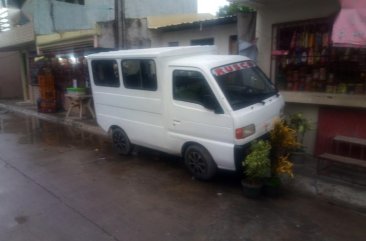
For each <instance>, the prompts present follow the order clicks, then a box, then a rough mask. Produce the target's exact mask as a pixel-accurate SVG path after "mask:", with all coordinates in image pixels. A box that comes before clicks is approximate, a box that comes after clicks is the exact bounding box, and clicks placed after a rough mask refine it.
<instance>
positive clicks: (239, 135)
mask: <svg viewBox="0 0 366 241" xmlns="http://www.w3.org/2000/svg"><path fill="white" fill-rule="evenodd" d="M254 133H255V125H254V124H250V125H248V126H245V127H242V128H238V129H236V130H235V138H236V139H238V140H239V139H244V138H247V137H248V136H251V135H253V134H254Z"/></svg>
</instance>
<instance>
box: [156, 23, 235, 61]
mask: <svg viewBox="0 0 366 241" xmlns="http://www.w3.org/2000/svg"><path fill="white" fill-rule="evenodd" d="M232 35H237V28H236V23H232V24H223V25H216V26H210V27H203V28H202V29H200V28H195V29H186V30H181V31H173V32H157V31H156V30H155V31H154V30H153V31H152V47H160V46H161V47H164V46H168V43H169V42H178V43H179V46H189V45H191V40H194V39H204V38H214V43H215V45H216V46H217V47H218V51H219V53H220V54H228V53H229V39H230V36H232Z"/></svg>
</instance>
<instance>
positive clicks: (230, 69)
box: [224, 65, 234, 73]
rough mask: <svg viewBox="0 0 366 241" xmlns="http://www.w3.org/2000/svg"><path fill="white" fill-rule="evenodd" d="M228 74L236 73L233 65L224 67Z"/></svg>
mask: <svg viewBox="0 0 366 241" xmlns="http://www.w3.org/2000/svg"><path fill="white" fill-rule="evenodd" d="M224 68H225V70H226V72H228V73H230V72H233V71H234V68H233V66H232V65H227V66H225V67H224Z"/></svg>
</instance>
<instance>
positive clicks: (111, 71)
mask: <svg viewBox="0 0 366 241" xmlns="http://www.w3.org/2000/svg"><path fill="white" fill-rule="evenodd" d="M91 65H92V70H93V79H94V84H95V85H97V86H106V87H119V86H120V81H119V74H118V64H117V61H115V60H109V59H108V60H92V62H91Z"/></svg>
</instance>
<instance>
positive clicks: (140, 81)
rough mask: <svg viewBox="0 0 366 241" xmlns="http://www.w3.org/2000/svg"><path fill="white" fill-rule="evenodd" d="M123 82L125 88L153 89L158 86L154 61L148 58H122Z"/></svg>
mask: <svg viewBox="0 0 366 241" xmlns="http://www.w3.org/2000/svg"><path fill="white" fill-rule="evenodd" d="M121 65H122V74H123V84H124V85H125V87H126V88H127V89H137V90H149V91H155V90H156V89H157V88H158V84H157V80H156V67H155V62H154V61H153V60H149V59H129V60H123V61H122V62H121Z"/></svg>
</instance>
